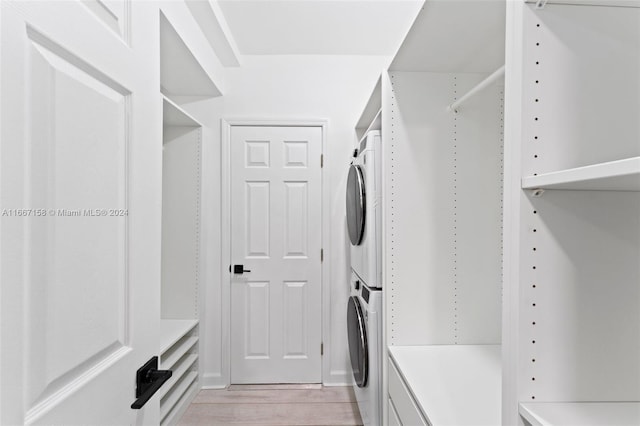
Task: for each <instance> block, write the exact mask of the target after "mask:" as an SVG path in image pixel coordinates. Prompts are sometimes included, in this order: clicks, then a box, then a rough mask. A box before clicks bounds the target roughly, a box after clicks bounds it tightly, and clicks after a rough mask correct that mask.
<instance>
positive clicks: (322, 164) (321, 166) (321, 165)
mask: <svg viewBox="0 0 640 426" xmlns="http://www.w3.org/2000/svg"><path fill="white" fill-rule="evenodd" d="M323 167H324V154H320V168H323Z"/></svg>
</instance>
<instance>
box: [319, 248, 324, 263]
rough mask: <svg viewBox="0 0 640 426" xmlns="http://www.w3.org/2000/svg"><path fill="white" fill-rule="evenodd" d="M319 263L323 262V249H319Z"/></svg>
mask: <svg viewBox="0 0 640 426" xmlns="http://www.w3.org/2000/svg"><path fill="white" fill-rule="evenodd" d="M320 262H324V249H320Z"/></svg>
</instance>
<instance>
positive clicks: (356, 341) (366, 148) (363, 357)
mask: <svg viewBox="0 0 640 426" xmlns="http://www.w3.org/2000/svg"><path fill="white" fill-rule="evenodd" d="M381 156H382V145H381V138H380V131H379V130H372V131H370V132H368V133H367V134H366V136H365V137H364V138H363V139H362V141H361V142H360V143H359V145H358V147H357V148H356V150H355V151H354V155H353V161H352V162H351V166H350V167H349V176H348V179H347V194H346V195H347V196H346V201H347V205H346V208H347V229H348V233H349V240H350V241H351V283H350V289H351V291H350V297H349V302H348V307H347V326H348V337H349V355H350V358H351V367H352V370H353V388H354V392H355V395H356V399H357V401H358V408H359V410H360V416H361V417H362V421H363V423H364V425H365V426H369V425H371V426H378V425H381V424H382V353H383V352H382V350H383V348H382V324H383V321H382V273H381V270H382V246H381V243H382V240H381V239H382V197H381V192H382V191H381V190H382V164H381V163H382V161H381V160H382V159H381Z"/></svg>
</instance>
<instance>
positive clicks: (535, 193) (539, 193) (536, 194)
mask: <svg viewBox="0 0 640 426" xmlns="http://www.w3.org/2000/svg"><path fill="white" fill-rule="evenodd" d="M542 194H544V189H542V188H536V189H533V190H531V195H533V196H534V197H536V198H540V197H542Z"/></svg>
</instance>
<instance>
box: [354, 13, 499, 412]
mask: <svg viewBox="0 0 640 426" xmlns="http://www.w3.org/2000/svg"><path fill="white" fill-rule="evenodd" d="M504 42H505V4H504V2H502V1H488V2H474V1H463V2H440V1H426V2H425V4H424V7H423V10H422V11H421V12H420V14H419V15H418V17H417V18H416V21H415V23H414V24H413V27H412V28H411V30H410V31H409V33H408V35H407V37H406V39H405V41H404V43H403V44H402V46H401V47H400V50H399V51H398V53H397V54H396V56H395V58H394V60H393V62H392V63H391V66H390V68H389V71H388V72H385V73H383V75H382V81H381V83H382V85H381V86H382V87H381V89H382V90H381V92H382V93H381V96H382V102H381V105H382V113H381V117H382V119H381V128H382V134H383V150H384V176H383V182H385V187H384V196H383V200H384V218H383V221H384V225H383V229H384V244H383V246H384V248H383V259H384V260H383V263H384V279H385V281H384V292H385V295H384V298H385V327H386V329H385V338H386V344H387V345H388V346H389V353H390V356H391V358H392V359H393V364H392V366H393V368H395V369H396V371H397V372H398V375H399V376H400V377H401V378H402V386H404V387H406V388H407V389H408V392H409V394H410V395H412V396H411V400H412V402H411V403H407V402H406V401H403V400H402V399H401V400H399V401H396V400H394V395H392V393H393V392H391V393H390V394H389V397H390V399H389V402H388V404H389V405H388V407H392V409H391V408H388V407H387V413H391V414H393V413H394V412H395V413H396V415H397V416H398V418H399V419H400V420H401V421H403V418H404V419H405V421H406V419H416V421H417V420H418V419H419V418H424V419H426V421H428V422H430V423H431V424H433V425H441V424H460V425H463V424H469V425H471V424H474V425H475V424H496V422H499V421H500V413H501V409H502V408H501V407H502V405H501V386H500V383H501V377H502V373H501V371H502V370H501V362H500V351H501V323H502V207H503V203H502V192H503V110H504V102H503V99H504V83H503V81H504V77H503V71H502V69H501V68H502V67H503V66H504ZM374 93H375V92H374ZM468 93H471V95H470V96H465V95H466V94H468ZM463 96H464V97H465V100H464V104H462V105H460V106H459V107H458V108H456V111H453V110H451V109H450V108H449V106H450V105H451V104H453V103H454V102H456V101H457V100H459V99H461V98H462V97H463ZM370 104H372V102H371V101H370ZM370 109H372V108H370ZM365 111H366V109H365ZM365 115H366V114H365V113H363V116H365ZM361 121H362V119H361ZM487 348H490V349H489V353H490V356H486V355H487ZM489 365H490V366H491V368H488V366H489ZM393 371H394V370H392V369H391V367H389V368H388V369H387V375H386V377H387V379H386V384H385V386H386V389H389V391H391V389H390V387H391V386H392V383H391V382H392V379H393V380H396V379H394V377H395V376H393V377H392V372H393ZM468 371H470V372H472V373H473V374H465V373H463V372H468ZM393 388H394V389H396V399H398V398H402V396H401V395H402V393H398V392H397V390H398V389H400V388H401V387H399V385H398V384H397V383H395V382H394V383H393ZM442 389H446V390H447V391H444V392H441V393H438V392H439V390H442ZM465 389H466V390H467V391H469V392H466V391H464V390H465ZM430 390H432V391H430ZM474 395H475V397H474ZM442 398H444V399H445V400H446V402H444V404H445V405H443V399H442ZM385 399H386V398H385ZM413 404H415V406H416V407H417V408H418V410H419V411H420V412H421V416H416V415H415V413H411V412H410V407H411V406H412V405H413ZM472 407H477V410H474V409H473V408H472ZM394 410H395V411H394ZM407 410H409V411H407ZM467 414H468V416H467ZM474 414H475V415H474ZM391 417H392V418H393V416H391ZM405 421H403V423H404V422H405ZM425 424H426V423H425Z"/></svg>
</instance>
